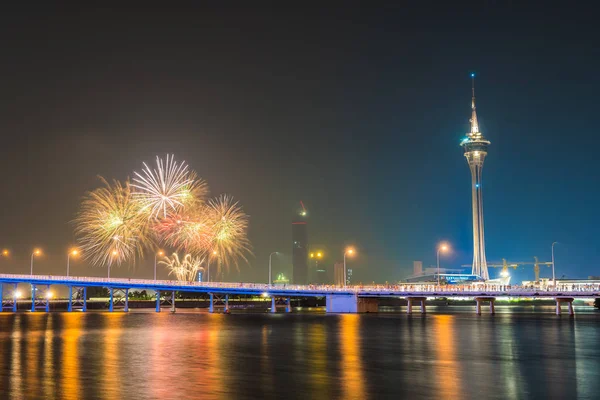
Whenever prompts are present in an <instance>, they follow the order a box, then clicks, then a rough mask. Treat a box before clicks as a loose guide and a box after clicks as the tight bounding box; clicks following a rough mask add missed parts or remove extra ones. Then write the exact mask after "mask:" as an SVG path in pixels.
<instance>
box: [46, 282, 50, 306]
mask: <svg viewBox="0 0 600 400" xmlns="http://www.w3.org/2000/svg"><path fill="white" fill-rule="evenodd" d="M46 312H50V285H48V286H46Z"/></svg>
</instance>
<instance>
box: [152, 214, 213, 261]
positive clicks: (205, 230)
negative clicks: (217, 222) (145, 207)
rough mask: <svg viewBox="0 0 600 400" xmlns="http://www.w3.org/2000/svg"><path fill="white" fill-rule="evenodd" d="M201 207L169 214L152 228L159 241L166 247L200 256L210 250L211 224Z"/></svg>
mask: <svg viewBox="0 0 600 400" xmlns="http://www.w3.org/2000/svg"><path fill="white" fill-rule="evenodd" d="M204 210H205V207H204V206H202V205H199V206H196V207H189V208H186V209H185V210H181V211H179V212H177V213H171V214H169V215H168V216H167V217H166V218H162V219H160V220H159V221H158V222H157V223H156V224H155V226H154V231H155V232H156V235H157V236H158V238H159V240H160V241H162V242H163V243H164V244H166V245H167V246H171V247H173V248H176V249H178V250H182V251H185V252H187V253H192V254H194V255H200V254H203V253H206V252H207V251H208V250H209V249H210V243H211V238H212V231H211V230H210V228H211V224H210V221H209V220H208V218H207V215H206V213H205V212H204Z"/></svg>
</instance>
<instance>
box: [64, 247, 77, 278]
mask: <svg viewBox="0 0 600 400" xmlns="http://www.w3.org/2000/svg"><path fill="white" fill-rule="evenodd" d="M77 254H79V251H77V250H71V251H69V252H68V253H67V276H69V267H70V263H71V256H72V255H73V256H76V255H77Z"/></svg>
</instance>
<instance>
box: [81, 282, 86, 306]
mask: <svg viewBox="0 0 600 400" xmlns="http://www.w3.org/2000/svg"><path fill="white" fill-rule="evenodd" d="M81 311H82V312H86V311H87V287H85V286H84V287H83V307H82V308H81Z"/></svg>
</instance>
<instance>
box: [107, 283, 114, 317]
mask: <svg viewBox="0 0 600 400" xmlns="http://www.w3.org/2000/svg"><path fill="white" fill-rule="evenodd" d="M108 290H109V292H110V300H108V311H110V312H113V309H114V306H115V305H114V299H113V288H110V289H108Z"/></svg>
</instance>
